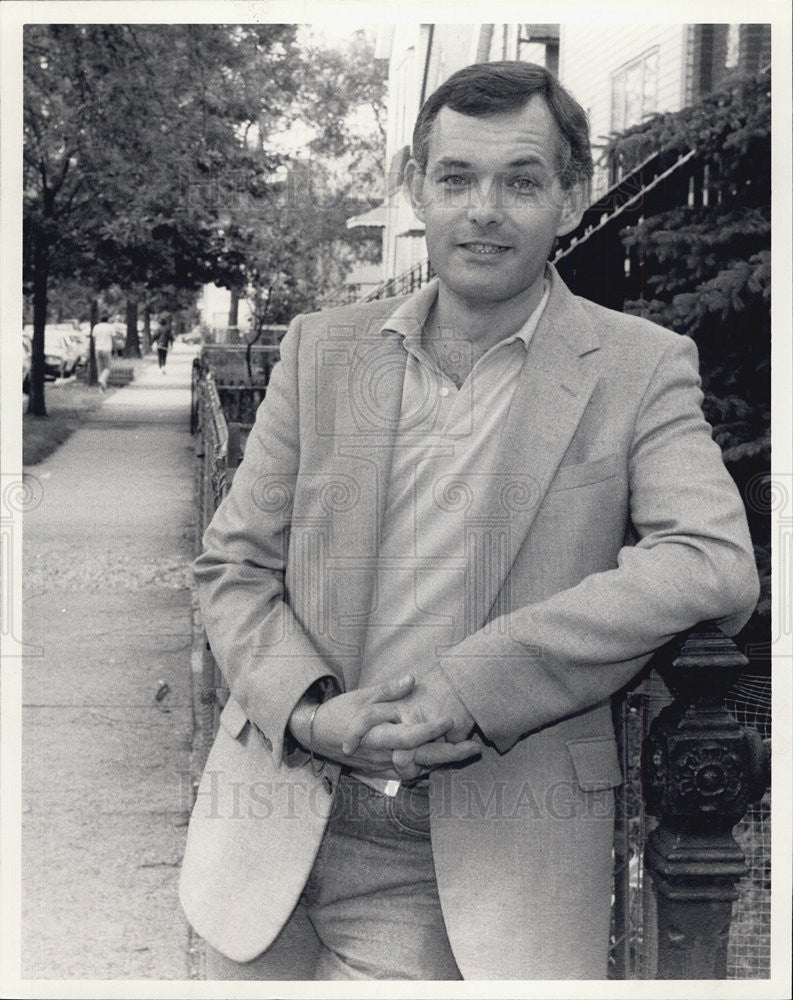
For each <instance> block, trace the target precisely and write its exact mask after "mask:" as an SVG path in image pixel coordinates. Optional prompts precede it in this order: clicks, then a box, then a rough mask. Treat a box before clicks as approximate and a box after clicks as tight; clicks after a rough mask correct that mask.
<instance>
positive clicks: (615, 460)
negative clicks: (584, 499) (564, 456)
mask: <svg viewBox="0 0 793 1000" xmlns="http://www.w3.org/2000/svg"><path fill="white" fill-rule="evenodd" d="M618 465H619V457H618V456H617V455H606V456H605V458H598V459H597V460H596V461H594V462H580V463H578V464H577V465H562V466H560V467H559V468H558V469H557V470H556V475H555V476H554V477H553V479H552V480H551V485H550V486H549V488H548V492H549V493H553V492H555V491H556V490H572V489H574V488H575V487H576V486H591V485H592V484H593V483H601V482H603V481H604V480H606V479H611V478H613V477H614V476H616V474H617V469H618Z"/></svg>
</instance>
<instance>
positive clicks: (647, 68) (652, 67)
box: [611, 48, 658, 132]
mask: <svg viewBox="0 0 793 1000" xmlns="http://www.w3.org/2000/svg"><path fill="white" fill-rule="evenodd" d="M657 110H658V49H657V48H654V49H649V50H648V51H647V52H645V53H643V54H642V55H641V56H639V58H638V59H633V60H631V62H629V63H626V64H625V65H624V66H621V67H620V68H619V69H618V70H617V71H616V72H615V73H612V75H611V131H612V132H622V131H624V130H625V129H626V128H629V127H630V126H631V125H636V124H637V123H638V122H640V121H642V120H643V119H644V118H646V117H647V116H648V115H651V114H653V113H654V112H655V111H657Z"/></svg>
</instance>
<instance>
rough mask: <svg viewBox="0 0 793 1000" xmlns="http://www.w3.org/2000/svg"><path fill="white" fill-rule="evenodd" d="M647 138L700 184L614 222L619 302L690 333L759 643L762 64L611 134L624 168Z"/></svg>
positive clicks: (765, 155)
mask: <svg viewBox="0 0 793 1000" xmlns="http://www.w3.org/2000/svg"><path fill="white" fill-rule="evenodd" d="M648 149H657V150H659V151H660V152H661V154H662V155H667V154H668V155H669V156H670V157H672V158H674V157H676V156H678V155H680V154H681V153H684V152H686V151H688V150H690V149H694V150H696V151H697V154H696V155H697V160H698V162H699V165H700V168H701V170H702V176H703V179H704V182H705V183H706V186H707V188H708V197H707V200H706V201H705V202H704V203H701V204H698V205H696V206H693V207H685V208H681V207H677V208H673V209H670V210H666V211H659V212H656V213H654V214H649V213H645V217H644V218H643V220H642V221H641V222H640V223H639V224H638V225H636V226H632V227H629V228H627V229H625V230H623V232H622V233H621V236H622V240H623V243H624V245H625V247H626V248H627V249H628V250H629V251H631V252H632V253H633V254H634V256H641V259H642V263H643V267H644V282H645V287H646V288H647V290H648V292H649V295H648V296H647V297H646V298H644V299H638V300H634V301H629V302H627V303H626V304H625V310H626V311H627V312H634V313H637V314H641V315H644V316H647V317H648V318H649V319H652V320H654V321H656V322H658V323H660V324H661V325H663V326H666V327H669V328H671V329H674V330H677V331H678V332H680V333H686V334H688V335H689V336H691V337H693V338H694V340H695V341H696V343H697V347H698V349H699V352H700V366H701V372H702V381H703V389H704V391H705V404H704V405H705V413H706V416H707V417H708V419H709V421H710V422H711V424H712V425H713V428H714V438H715V440H716V441H717V442H718V443H719V444H720V445H721V447H722V450H723V453H724V459H725V462H726V464H727V467H728V468H729V470H730V472H731V473H732V475H733V477H734V478H735V480H736V482H737V484H738V486H739V488H740V490H741V493H742V495H743V497H744V500H745V501H746V504H747V511H748V514H749V521H750V527H751V529H752V535H753V538H754V541H755V550H756V555H757V561H758V567H759V570H760V574H761V579H762V582H763V594H762V597H761V601H760V605H759V607H758V613H757V614H756V615H755V618H754V620H753V622H752V623H751V625H750V628H749V630H748V632H747V637H746V640H745V641H746V642H747V643H748V644H749V645H752V646H753V647H755V649H756V648H758V647H759V646H761V645H762V644H763V643H764V642H765V641H766V639H767V635H768V627H769V621H770V597H769V591H770V535H769V518H768V513H769V512H768V510H767V509H766V505H764V504H763V502H762V500H760V502H758V500H759V498H761V497H762V495H763V493H764V487H763V484H764V483H765V489H767V488H768V476H769V474H770V416H771V403H770V337H771V321H770V296H771V253H770V242H771V204H770V191H771V92H770V79H769V76H768V75H767V74H761V75H759V76H756V77H752V78H747V79H741V80H738V81H736V82H734V83H733V84H732V85H731V86H730V87H729V88H728V89H726V90H723V91H720V92H718V93H714V94H711V95H709V96H708V97H706V98H704V99H703V100H702V101H700V102H699V103H698V104H696V105H694V106H692V107H690V108H686V109H684V110H683V111H680V112H677V113H675V114H664V115H658V116H656V117H654V118H652V119H650V120H649V121H647V122H645V123H643V124H641V125H638V126H636V127H634V128H632V129H629V130H628V131H627V132H626V133H624V134H622V135H620V136H618V137H616V138H614V139H613V140H612V142H611V144H610V149H609V150H608V153H609V155H610V156H612V157H613V158H615V159H616V160H618V161H619V162H620V163H621V164H622V166H623V169H624V170H629V169H630V168H631V167H633V166H635V165H638V164H639V163H640V162H642V160H643V159H644V158H645V156H646V155H647V150H648Z"/></svg>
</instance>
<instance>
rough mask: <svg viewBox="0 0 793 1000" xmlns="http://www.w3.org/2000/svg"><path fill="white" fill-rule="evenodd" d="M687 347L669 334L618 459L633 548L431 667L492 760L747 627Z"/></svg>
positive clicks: (733, 513) (725, 488)
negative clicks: (706, 642)
mask: <svg viewBox="0 0 793 1000" xmlns="http://www.w3.org/2000/svg"><path fill="white" fill-rule="evenodd" d="M699 386H700V382H699V376H698V364H697V351H696V347H695V345H694V343H693V341H691V340H690V339H689V338H688V337H677V338H675V340H674V342H673V343H672V345H671V347H670V348H669V349H667V350H666V351H665V353H664V355H663V356H662V358H661V360H660V361H659V363H658V365H657V366H656V368H655V371H654V372H653V375H652V377H651V379H650V381H649V383H648V385H647V388H646V390H645V392H644V396H643V398H642V402H641V405H640V407H639V409H638V411H637V419H636V422H635V426H634V433H633V440H632V446H631V449H630V455H629V469H628V474H629V488H630V517H631V521H632V525H633V528H634V532H635V534H636V535H637V536H638V542H637V544H635V545H626V546H624V547H623V548H622V549H621V550H620V552H619V555H618V558H617V565H616V567H615V568H613V569H609V570H607V571H605V572H600V573H595V574H592V575H590V576H587V577H586V578H584V579H583V580H582V581H581V582H580V583H578V584H577V585H576V586H574V587H572V588H570V589H567V590H562V591H560V592H558V593H556V594H554V595H553V596H551V597H548V598H547V599H544V600H542V601H539V602H537V603H535V604H531V605H528V606H525V607H521V608H519V609H517V610H515V611H512V612H511V613H509V614H508V615H505V616H504V618H503V619H500V620H499V622H498V623H497V626H496V627H493V626H492V624H491V625H490V626H489V627H488V626H485V627H484V628H482V629H480V630H479V631H477V632H474V633H473V634H471V635H470V636H469V637H467V638H466V639H465V640H463V641H462V642H461V643H459V644H457V645H456V646H454V647H452V648H451V649H450V650H449V651H448V652H447V653H446V654H445V655H444V656H443V657H442V658H441V660H440V661H439V663H440V666H441V668H442V669H443V671H444V673H445V675H446V677H447V679H448V680H449V683H450V684H451V685H452V686H453V688H454V689H455V690H456V692H457V694H458V695H459V696H460V698H461V699H462V700H463V702H464V703H465V705H466V707H467V708H468V710H469V711H470V712H471V714H472V715H473V717H474V719H475V721H476V723H477V725H478V726H479V728H480V730H481V731H482V732H483V733H484V735H485V736H486V737H487V738H488V739H489V740H490V741H491V742H493V743H494V744H495V746H496V747H497V748H498V749H499V750H500V751H501V752H505V751H506V750H508V749H509V748H510V747H511V746H512V745H513V744H514V743H515V742H516V741H517V740H518V739H519V738H520V737H521V736H522V735H524V734H526V733H528V732H530V731H532V730H534V729H537V728H539V727H541V726H544V725H547V724H548V723H551V722H554V721H556V720H558V719H560V718H563V717H564V716H567V715H570V714H572V713H574V712H577V711H581V710H583V709H584V708H587V707H589V706H591V705H593V704H595V703H596V702H598V701H601V700H602V699H604V698H606V697H608V696H609V695H611V694H612V693H613V692H614V691H616V690H618V689H619V688H620V687H622V686H623V685H624V684H626V683H627V682H628V681H629V680H630V679H631V678H632V677H633V676H634V675H635V674H636V673H637V671H638V670H640V669H641V667H642V666H643V665H644V663H645V662H646V661H647V659H648V658H649V657H650V656H651V655H652V653H653V652H654V651H655V650H656V649H658V648H659V647H660V646H661V645H663V644H664V643H665V642H666V641H668V640H669V639H671V638H673V637H674V636H675V635H676V634H677V633H678V632H681V631H683V630H685V629H687V628H690V627H692V626H693V625H695V624H697V623H698V622H700V621H707V620H714V621H716V622H717V623H718V624H719V625H720V626H721V628H723V629H724V630H725V631H726V632H727V633H728V634H734V633H735V632H737V631H738V630H739V629H740V628H741V627H742V626H743V625H744V624H745V623H746V621H747V620H748V618H749V615H750V614H751V612H752V610H753V608H754V607H755V604H756V602H757V597H758V592H759V583H758V577H757V570H756V567H755V561H754V554H753V548H752V544H751V539H750V536H749V529H748V525H747V522H746V515H745V511H744V507H743V503H742V501H741V498H740V495H739V493H738V490H737V489H736V487H735V484H734V482H733V480H732V478H731V477H730V475H729V473H728V472H727V470H726V468H725V467H724V463H723V461H722V457H721V451H720V449H719V447H718V446H717V445H716V444H715V442H714V441H713V439H712V434H711V428H710V426H709V424H708V423H707V422H706V421H705V419H704V416H703V414H702V409H701V402H702V393H701V391H700V387H699Z"/></svg>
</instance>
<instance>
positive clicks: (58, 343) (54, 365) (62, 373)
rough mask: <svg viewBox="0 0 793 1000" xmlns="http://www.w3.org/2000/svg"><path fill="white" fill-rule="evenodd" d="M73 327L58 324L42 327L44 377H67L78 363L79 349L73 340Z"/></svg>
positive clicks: (72, 372)
mask: <svg viewBox="0 0 793 1000" xmlns="http://www.w3.org/2000/svg"><path fill="white" fill-rule="evenodd" d="M74 334H75V329H74V327H72V326H65V325H60V324H52V325H49V324H48V325H47V326H46V327H45V328H44V378H45V379H49V380H53V379H56V378H68V377H69V376H70V375H74V373H75V372H76V371H77V368H78V365H79V364H80V350H79V348H78V346H77V345H76V344H75V342H74V339H73V338H74Z"/></svg>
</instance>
